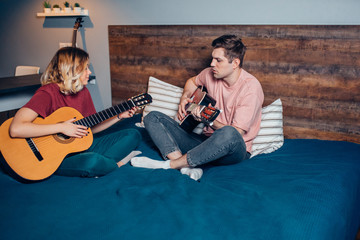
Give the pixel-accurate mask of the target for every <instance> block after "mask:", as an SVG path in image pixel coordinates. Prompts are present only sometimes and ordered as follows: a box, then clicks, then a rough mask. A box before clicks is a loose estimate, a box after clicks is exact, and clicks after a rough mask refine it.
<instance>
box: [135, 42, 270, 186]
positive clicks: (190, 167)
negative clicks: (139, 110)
mask: <svg viewBox="0 0 360 240" xmlns="http://www.w3.org/2000/svg"><path fill="white" fill-rule="evenodd" d="M212 46H213V51H212V62H211V67H209V68H206V69H204V70H203V71H202V72H201V73H200V74H199V75H197V76H195V77H192V78H190V79H188V80H187V82H186V84H185V87H184V92H183V95H182V97H181V99H180V104H179V110H178V118H179V120H182V119H183V118H184V116H185V114H186V110H185V106H186V104H187V103H189V102H191V99H190V97H191V95H192V94H193V92H194V91H195V90H196V89H197V87H198V86H200V85H202V86H205V87H206V89H207V91H208V94H209V95H210V96H211V97H212V98H214V99H215V100H216V101H217V102H216V105H215V107H216V108H218V109H221V110H222V112H221V113H220V114H219V116H218V117H217V119H216V120H215V121H214V122H213V124H212V125H211V126H207V127H205V128H204V130H203V134H201V135H196V134H194V133H190V134H189V133H187V132H185V131H184V130H183V129H182V128H181V127H180V126H179V124H178V123H177V122H176V121H175V120H173V119H171V118H170V117H168V116H166V115H164V114H162V113H160V112H155V111H154V112H150V113H149V114H148V115H147V116H145V118H144V123H145V128H146V129H147V131H148V133H149V134H150V136H151V138H152V140H153V141H154V143H155V144H156V146H157V147H158V148H159V150H160V152H161V154H162V156H163V158H164V159H166V161H157V160H152V159H149V158H146V157H136V158H133V159H132V160H131V163H132V165H133V166H135V167H145V168H163V169H169V168H173V169H180V170H181V172H182V173H183V174H187V175H189V176H190V177H191V178H193V179H195V180H198V179H199V178H200V177H201V175H202V170H201V169H200V168H194V167H196V166H201V165H203V164H208V163H209V164H212V165H229V164H235V163H239V162H241V161H243V160H245V159H248V158H249V157H250V153H251V147H252V141H253V140H254V138H255V137H256V135H257V134H258V132H259V129H260V122H261V107H262V104H263V101H264V93H263V90H262V87H261V85H260V83H259V81H258V80H257V79H256V78H255V77H254V76H252V75H251V74H249V73H247V72H246V71H245V70H244V69H242V64H243V59H244V55H245V50H246V47H245V45H244V44H243V43H242V41H241V38H239V37H237V36H234V35H224V36H221V37H219V38H217V39H215V40H214V41H213V42H212ZM192 113H193V114H194V115H195V116H197V117H199V116H200V115H199V108H197V109H196V110H194V111H193V112H192Z"/></svg>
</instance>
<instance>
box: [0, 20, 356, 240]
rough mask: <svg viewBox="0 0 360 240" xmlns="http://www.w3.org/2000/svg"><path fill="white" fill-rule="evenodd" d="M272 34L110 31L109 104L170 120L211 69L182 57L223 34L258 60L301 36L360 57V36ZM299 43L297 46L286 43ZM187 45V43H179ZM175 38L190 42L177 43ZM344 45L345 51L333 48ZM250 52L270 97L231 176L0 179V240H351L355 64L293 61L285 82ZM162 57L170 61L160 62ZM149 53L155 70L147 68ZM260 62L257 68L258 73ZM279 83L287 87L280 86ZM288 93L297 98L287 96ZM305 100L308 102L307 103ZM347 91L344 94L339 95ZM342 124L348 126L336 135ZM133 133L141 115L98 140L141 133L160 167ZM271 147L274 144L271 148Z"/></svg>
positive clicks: (227, 169)
mask: <svg viewBox="0 0 360 240" xmlns="http://www.w3.org/2000/svg"><path fill="white" fill-rule="evenodd" d="M271 27H274V26H270V27H269V26H240V27H239V26H219V25H217V26H109V48H110V62H111V76H112V81H111V82H112V92H113V94H112V95H113V103H114V104H117V103H118V102H121V101H123V100H125V99H127V98H128V97H130V96H133V95H135V94H136V93H140V92H149V93H150V94H152V96H154V103H155V105H154V104H153V105H149V106H147V107H146V108H145V109H144V112H143V114H147V112H149V111H151V110H154V109H157V110H159V109H160V110H161V109H167V111H168V114H173V111H174V109H173V107H169V106H173V105H175V106H176V100H173V98H174V99H176V98H178V96H179V93H180V92H181V87H183V84H184V81H185V80H186V79H187V77H188V76H191V75H192V74H194V73H195V72H196V71H198V69H200V68H202V67H203V66H204V65H206V64H208V62H209V61H208V60H209V59H208V56H207V54H209V49H207V48H203V49H201V50H200V51H199V52H197V53H198V54H196V55H192V56H190V55H191V54H192V52H193V51H190V50H191V49H190V50H186V48H189V44H190V43H191V44H190V45H191V46H193V45H194V43H196V44H195V47H200V46H201V45H202V44H203V42H202V41H205V42H209V41H211V39H212V38H213V36H217V35H219V33H220V32H223V31H224V29H225V30H229V31H230V30H231V31H233V32H236V33H239V32H240V33H242V34H244V35H245V36H246V39H248V40H249V39H250V38H251V39H252V40H254V41H255V42H257V44H255V45H256V46H262V47H260V48H262V49H265V48H264V47H263V46H264V43H263V42H262V43H261V42H259V41H260V40H258V38H259V39H260V38H261V39H262V38H267V39H271V38H272V36H273V34H275V35H276V34H277V35H276V36H277V38H279V37H280V35H281V36H285V35H286V34H285V32H286V31H287V32H290V33H291V34H292V36H293V37H294V35H298V36H300V35H301V37H302V40H296V41H302V43H303V45H302V46H303V47H304V48H305V52H307V53H309V52H308V50H306V49H307V48H308V47H309V48H312V49H314V51H317V50H319V49H318V48H316V49H315V47H314V42H312V44H310V43H309V42H307V39H306V36H311V38H312V40H311V41H317V40H314V39H316V36H315V35H316V33H319V32H320V33H321V34H322V35H323V36H325V35H326V36H328V35H332V34H333V35H337V38H335V37H334V38H330V40H329V41H330V42H332V45H331V46H332V47H331V46H330V45H327V44H328V42H327V41H325V40H324V39H322V40H321V41H320V42H321V46H323V48H324V46H325V45H326V46H327V47H326V48H327V51H330V50H329V48H331V49H332V48H334V49H336V51H339V52H341V53H339V54H343V55H345V53H344V51H345V50H344V49H345V48H346V49H347V51H350V52H351V54H350V53H349V54H350V55H351V56H352V57H353V59H354V58H355V57H356V56H357V55H359V54H360V50H359V48H360V46H359V45H358V44H354V43H355V41H354V40H353V39H352V37H354V38H356V37H358V35H356V34H359V32H360V31H359V27H357V26H355V27H354V26H348V27H344V26H338V27H337V28H336V27H332V28H330V27H326V26H324V27H321V26H306V27H302V26H301V27H299V26H276V27H274V28H275V29H277V30H276V31H275V30H271V29H272V28H271ZM253 28H255V29H256V30H257V31H254V30H253ZM264 29H265V30H264ZM284 29H285V30H286V31H285V30H284ZM299 29H300V30H299ZM323 29H327V32H326V31H325V30H323ZM329 29H330V30H329ZM340 30H341V31H340ZM354 30H356V31H355V32H356V34H355V33H354ZM297 31H300V32H301V34H294V32H297ZM339 31H340V32H341V33H339ZM255 32H256V33H257V34H255ZM265 32H266V33H267V34H264V33H265ZM325 32H326V34H325ZM165 33H166V34H165ZM261 33H263V34H261ZM280 33H281V34H280ZM186 34H188V35H187V36H186V38H185V37H181V36H185V35H186ZM199 34H200V35H201V36H199ZM176 38H179V39H180V38H181V39H182V40H184V39H188V40H187V41H175V40H174V39H176ZM116 39H119V40H116ZM194 39H196V40H197V41H195V40H194ZM289 39H290V38H288V39H287V40H285V42H286V45H285V46H286V50H284V51H290V50H289V48H290V47H291V46H295V45H293V44H290V43H291V41H295V40H289ZM334 39H335V40H334ZM340 39H343V40H342V41H340ZM344 39H345V40H344ZM311 41H310V42H311ZM171 42H174V44H173V45H171V44H169V43H171ZM180 42H182V43H180ZM306 42H307V43H308V44H305V43H306ZM338 42H339V43H338ZM340 42H341V43H340ZM260 43H261V44H260ZM282 43H284V41H280V43H278V44H282ZM351 43H353V45H351ZM147 44H150V45H147ZM177 44H179V46H180V45H181V47H184V48H183V49H182V50H181V51H180V52H179V51H175V50H174V49H177V48H178V47H179V46H178V45H177ZM341 44H344V45H346V46H350V45H351V46H352V47H351V48H347V47H340V46H339V45H341ZM347 44H348V45H347ZM164 45H166V46H167V47H168V48H171V49H169V50H168V52H166V51H165V50H164V49H163V48H161V47H160V46H164ZM335 45H336V47H334V46H335ZM132 46H133V47H132ZM135 46H138V47H137V48H136V47H135ZM151 46H152V47H151ZM278 46H279V45H278ZM304 48H303V49H302V50H304ZM279 49H283V48H280V47H279ZM350 49H351V50H350ZM356 49H357V50H356ZM265 50H266V51H269V49H268V48H266V49H265ZM300 50H301V49H300ZM358 50H359V51H358ZM258 51H260V50H259V49H257V48H256V47H255V46H250V50H249V58H250V59H248V60H251V61H249V62H250V65H248V66H247V67H249V68H252V70H253V71H255V72H257V71H258V72H257V75H259V76H263V77H264V78H262V79H265V80H261V78H259V80H260V81H262V82H261V83H262V84H263V86H270V85H269V82H271V81H273V82H275V83H274V85H275V86H271V87H269V88H266V90H265V89H264V90H265V96H266V97H265V103H264V107H263V116H264V119H262V123H263V122H264V124H263V125H262V130H261V131H262V132H261V134H259V138H258V142H257V143H256V144H255V145H256V150H257V151H256V154H254V155H253V156H252V158H250V159H249V160H246V161H243V162H241V163H240V164H236V165H232V166H221V167H216V168H215V167H213V168H210V167H205V168H204V169H203V170H204V174H203V176H202V178H201V179H200V181H194V180H192V179H190V178H189V177H188V176H186V175H182V174H181V173H180V172H179V171H177V170H160V169H157V170H153V169H144V168H135V167H132V166H131V165H130V164H127V165H125V166H123V167H121V168H119V169H117V170H115V171H114V172H112V173H110V174H108V175H106V176H103V177H99V178H91V179H87V178H70V177H62V176H57V175H53V176H51V177H50V178H49V179H47V180H45V181H41V182H36V183H30V184H23V183H20V182H18V181H16V180H15V179H13V178H11V177H10V176H9V175H7V174H6V173H5V172H4V171H0V189H1V192H0V199H1V200H0V201H1V204H0V206H1V209H0V213H1V219H2V220H1V223H0V238H1V239H132V240H137V239H156V240H162V239H164V240H165V239H175V240H176V239H191V240H193V239H194V240H196V239H206V240H208V239H209V240H213V239H214V240H217V239H231V240H232V239H246V240H247V239H277V240H282V239H286V240H287V239H292V240H293V239H294V240H295V239H299V240H300V239H301V240H302V239H314V240H322V239H326V240H328V239H334V240H340V239H341V240H343V239H346V240H347V239H350V240H352V239H359V237H360V235H359V234H357V232H358V230H359V226H360V204H359V203H360V144H359V143H360V139H359V136H360V135H359V133H360V131H359V122H358V119H359V116H360V115H359V113H360V106H359V99H358V97H359V83H358V77H359V72H358V71H353V70H354V69H355V68H356V67H358V65H359V63H358V61H353V62H352V64H353V65H352V67H350V63H351V61H349V62H347V61H346V60H343V62H344V64H345V65H346V64H347V67H346V68H343V67H341V66H340V70H339V69H338V70H337V71H338V72H336V69H337V68H336V67H335V66H333V65H332V64H333V63H332V62H331V61H330V60H329V61H320V62H319V63H318V65H317V66H316V67H314V68H311V69H310V70H309V69H308V70H306V71H305V70H299V68H297V67H296V66H298V65H297V64H305V63H304V61H303V60H304V58H302V60H299V62H298V63H296V64H295V63H292V67H290V68H287V70H286V71H285V68H286V66H284V64H285V63H281V64H280V63H279V64H278V65H274V64H273V63H266V60H264V59H262V60H261V59H257V57H259V56H264V55H263V54H260V53H256V52H258ZM292 51H293V50H292ZM321 51H322V53H323V51H324V49H322V50H321ZM171 52H172V54H174V55H176V56H175V57H171V56H170V55H166V54H170V53H171ZM270 52H271V51H270ZM278 52H279V53H278V54H279V55H276V54H275V55H273V53H274V52H272V56H273V57H274V58H275V60H276V59H277V60H278V59H279V58H280V56H285V55H286V54H284V53H280V52H281V51H280V50H279V51H278ZM330 52H331V51H330ZM155 53H158V54H159V55H161V57H159V59H162V60H158V59H155V60H154V59H153V60H151V57H153V56H154V55H155ZM179 53H182V54H179ZM255 53H256V54H255ZM147 54H148V55H147ZM189 54H190V55H189ZM293 54H295V53H293ZM312 54H313V53H312ZM327 54H330V56H333V53H327ZM165 55H166V56H165ZM320 55H321V54H320ZM293 56H294V55H293ZM327 57H329V55H326V56H324V58H327ZM285 58H286V57H285ZM313 58H314V57H310V58H309V59H310V60H309V61H312V59H313ZM198 59H204V60H203V61H199V60H198ZM189 61H190V63H189ZM261 61H264V64H263V67H259V64H258V63H257V62H261ZM266 64H269V65H271V66H274V67H277V68H282V72H278V73H277V74H275V73H274V72H270V73H269V72H266V71H269V68H268V67H266V66H267V65H266ZM306 64H307V66H309V65H311V63H306ZM321 64H325V65H326V66H329V65H331V66H332V67H334V68H333V69H332V70H329V68H328V67H326V66H323V69H325V70H320V68H321V67H320V66H322V65H321ZM165 65H166V68H165ZM182 65H183V66H186V67H181V66H182ZM337 67H339V66H337ZM261 69H263V72H262V71H261ZM344 69H345V70H348V71H349V72H344ZM291 70H294V72H291ZM311 71H318V72H317V73H320V74H319V75H320V76H317V77H316V79H317V80H316V84H317V86H318V90H320V93H317V94H316V91H315V90H311V88H313V87H314V86H315V85H316V84H315V85H313V83H312V82H311V81H310V80H314V79H315V77H311V78H310V77H309V76H308V75H307V74H309V72H311ZM326 71H332V72H333V73H334V74H333V77H332V78H331V79H330V80H331V81H328V80H329V79H328V78H326V77H325V76H329V75H328V72H326ZM340 73H341V74H340ZM142 74H143V75H142ZM312 74H314V72H312ZM312 74H311V75H312ZM268 75H269V76H270V77H269V76H268ZM304 75H305V76H304ZM339 75H342V76H343V78H341V77H339ZM150 76H151V77H150ZM180 76H184V77H181V78H180ZM265 76H266V77H265ZM271 76H272V77H275V78H276V79H278V80H276V79H275V80H274V79H273V78H271ZM285 77H288V79H289V82H288V83H287V84H286V85H285V86H282V84H284V81H283V79H285ZM277 81H280V84H278V85H277ZM314 81H315V80H314ZM341 81H344V82H343V83H344V87H339V88H338V91H335V90H333V89H332V86H331V85H334V86H338V83H339V82H341ZM289 86H291V87H294V86H296V89H295V90H290V88H289ZM304 86H305V87H304ZM309 86H310V87H309ZM161 88H163V89H165V90H159V89H161ZM304 88H305V89H307V90H308V91H305V92H304ZM346 88H348V89H347V90H349V89H351V90H352V93H353V94H347V95H346V94H344V93H345V92H346ZM301 89H302V90H303V91H300V90H301ZM163 95H165V97H164V96H163ZM174 101H175V103H174ZM279 109H281V110H279ZM315 110H318V111H315ZM308 111H310V113H309V112H308ZM350 112H351V114H349V113H350ZM336 114H337V116H333V115H336ZM267 116H271V118H272V119H271V118H270V117H269V118H267ZM274 116H277V117H276V119H275V120H276V121H274ZM345 116H347V117H346V118H345ZM340 118H342V119H343V122H344V123H346V124H342V125H341V124H340V123H341V121H340V120H339V119H340ZM269 119H270V120H269ZM267 120H269V122H270V123H269V122H268V123H266V122H267ZM141 122H142V114H138V115H136V116H135V117H134V118H132V119H127V120H123V121H121V122H120V123H119V124H117V125H115V126H113V127H112V128H111V129H108V130H107V131H116V129H123V128H136V129H138V130H139V131H140V132H141V134H142V141H141V144H140V146H139V148H138V150H139V151H141V152H142V155H144V156H148V157H150V158H154V159H160V155H159V153H158V151H157V149H156V148H155V146H154V144H153V143H152V141H151V139H150V138H149V136H148V134H147V132H146V130H145V129H144V128H142V125H141ZM268 124H270V127H269V125H268ZM272 124H274V125H272ZM269 130H270V132H269ZM103 134H106V132H105V133H103ZM273 135H276V136H277V138H275V139H276V140H274V138H271V137H270V136H273ZM261 139H265V142H266V143H267V144H265V145H264V141H260V140H261Z"/></svg>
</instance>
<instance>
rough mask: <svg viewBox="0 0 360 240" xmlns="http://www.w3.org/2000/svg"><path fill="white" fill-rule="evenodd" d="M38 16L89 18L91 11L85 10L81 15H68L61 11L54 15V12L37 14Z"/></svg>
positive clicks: (73, 13)
mask: <svg viewBox="0 0 360 240" xmlns="http://www.w3.org/2000/svg"><path fill="white" fill-rule="evenodd" d="M36 16H38V17H87V16H89V10H88V9H84V10H82V11H81V12H79V13H76V12H69V13H66V12H64V11H61V12H59V13H54V12H51V13H44V12H41V13H37V14H36Z"/></svg>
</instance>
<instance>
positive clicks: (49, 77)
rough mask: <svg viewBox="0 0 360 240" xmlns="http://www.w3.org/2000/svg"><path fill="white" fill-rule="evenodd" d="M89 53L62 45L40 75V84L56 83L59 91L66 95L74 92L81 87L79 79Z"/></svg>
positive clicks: (84, 68)
mask: <svg viewBox="0 0 360 240" xmlns="http://www.w3.org/2000/svg"><path fill="white" fill-rule="evenodd" d="M88 61H89V54H88V53H87V52H85V51H84V50H82V49H80V48H73V47H64V48H61V49H59V50H58V51H57V52H56V54H55V56H54V57H53V58H52V60H51V61H50V63H49V65H48V66H47V68H46V70H45V72H44V73H43V74H42V76H41V79H40V81H41V85H46V84H49V83H58V84H59V85H60V91H61V92H62V93H64V94H66V95H69V94H75V93H77V92H79V91H80V90H82V89H83V87H84V85H83V84H82V83H81V81H80V77H81V75H82V74H83V73H84V71H85V70H86V67H87V64H88Z"/></svg>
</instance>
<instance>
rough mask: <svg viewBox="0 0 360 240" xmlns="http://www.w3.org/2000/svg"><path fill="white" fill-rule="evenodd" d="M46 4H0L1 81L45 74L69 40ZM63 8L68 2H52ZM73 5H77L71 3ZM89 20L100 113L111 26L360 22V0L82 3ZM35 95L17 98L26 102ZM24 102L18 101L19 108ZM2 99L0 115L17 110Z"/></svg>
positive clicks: (82, 38)
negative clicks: (24, 73) (18, 71)
mask: <svg viewBox="0 0 360 240" xmlns="http://www.w3.org/2000/svg"><path fill="white" fill-rule="evenodd" d="M42 2H43V0H17V1H16V4H14V1H13V0H1V1H0V32H1V38H0V39H1V45H0V77H5V76H11V75H13V74H14V71H15V67H16V66H17V65H37V66H40V67H41V69H40V71H44V69H45V67H46V65H47V64H48V62H49V61H50V59H51V58H52V56H53V55H54V53H55V52H56V50H57V49H58V47H59V42H71V37H72V28H73V26H74V22H75V18H73V17H66V18H59V17H55V18H39V17H36V13H37V12H41V11H42ZM50 2H51V3H53V4H56V3H58V4H60V5H62V2H64V0H50ZM69 2H70V3H74V2H75V1H74V2H72V1H69ZM78 2H79V3H80V4H81V5H83V6H84V7H85V8H86V9H89V14H90V16H89V17H86V18H84V20H85V22H84V23H83V27H82V28H81V30H80V32H79V33H78V41H77V42H78V45H79V46H80V47H82V48H84V49H85V50H87V51H88V52H89V54H90V58H91V63H92V65H91V70H92V71H93V74H94V75H96V84H95V85H89V89H90V91H91V94H92V96H93V100H94V102H95V106H96V108H97V110H102V109H103V108H107V107H110V106H111V86H110V66H109V46H108V25H149V24H165V25H172V24H174V25H175V24H319V25H321V24H325V25H326V24H336V25H337V24H340V25H349V24H350V25H353V24H355V25H359V24H360V14H359V10H360V0H342V1H339V0H302V1H299V0H272V1H268V0H252V1H245V0H223V1H218V0H182V1H175V0H101V1H100V0H78ZM32 94H33V92H32V91H30V92H27V93H24V94H22V95H17V96H16V98H17V99H20V102H24V103H25V102H26V101H27V99H28V98H29V97H31V95H32ZM19 104H20V105H21V104H22V103H18V104H17V105H19ZM15 105H16V104H15V101H14V100H13V99H12V98H11V96H10V95H4V94H3V95H2V96H0V111H4V110H7V109H10V108H14V107H19V106H15Z"/></svg>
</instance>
